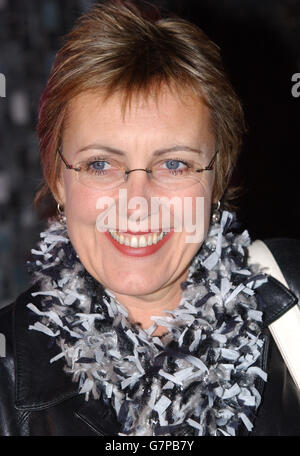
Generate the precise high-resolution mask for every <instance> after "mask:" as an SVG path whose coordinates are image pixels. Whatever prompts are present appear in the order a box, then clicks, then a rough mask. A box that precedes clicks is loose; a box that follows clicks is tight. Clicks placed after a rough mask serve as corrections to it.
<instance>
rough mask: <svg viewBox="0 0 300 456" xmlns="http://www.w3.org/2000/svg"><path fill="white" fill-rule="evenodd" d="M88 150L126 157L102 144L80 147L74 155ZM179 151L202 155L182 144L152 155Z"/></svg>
mask: <svg viewBox="0 0 300 456" xmlns="http://www.w3.org/2000/svg"><path fill="white" fill-rule="evenodd" d="M90 149H96V150H103V151H105V152H109V153H111V154H115V155H122V156H124V155H126V154H125V152H123V151H122V150H119V149H115V148H114V147H110V146H105V145H104V144H89V145H88V146H85V147H82V148H81V149H79V150H78V151H77V152H76V154H78V153H80V152H84V151H86V150H90ZM179 151H181V152H184V151H187V152H193V153H196V154H198V155H199V154H203V153H204V152H203V151H202V150H201V149H196V148H194V147H190V146H186V145H183V144H178V145H176V146H172V147H168V148H163V149H157V150H156V151H154V153H153V155H154V156H155V157H157V156H159V155H163V154H167V153H170V152H179Z"/></svg>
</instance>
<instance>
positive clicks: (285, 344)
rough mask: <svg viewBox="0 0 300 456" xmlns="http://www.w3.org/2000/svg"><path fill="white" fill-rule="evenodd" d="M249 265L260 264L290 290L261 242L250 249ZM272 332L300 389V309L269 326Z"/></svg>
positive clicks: (284, 315)
mask: <svg viewBox="0 0 300 456" xmlns="http://www.w3.org/2000/svg"><path fill="white" fill-rule="evenodd" d="M248 251H249V263H259V264H261V265H262V266H264V267H265V268H266V269H265V271H264V272H266V273H267V274H270V275H272V276H273V277H275V279H277V280H278V281H279V282H281V283H282V284H283V285H284V286H285V287H287V288H289V286H288V284H287V282H286V280H285V278H284V276H283V274H282V272H281V270H280V268H279V265H278V263H277V262H276V260H275V258H274V256H273V254H272V252H271V251H270V249H269V248H268V247H267V246H266V244H265V243H264V242H263V241H261V240H256V241H254V242H253V243H252V244H251V245H250V246H249V247H248ZM269 329H270V332H271V334H272V336H273V338H274V340H275V342H276V344H277V346H278V349H279V351H280V353H281V356H282V357H283V359H284V361H285V364H286V366H287V368H288V370H289V372H290V374H291V376H292V378H293V380H294V382H295V383H296V385H297V387H298V388H299V389H300V309H299V306H298V305H295V306H293V307H292V308H291V309H290V310H288V311H287V312H286V313H285V314H283V315H282V316H281V317H280V318H278V320H276V321H274V322H273V323H271V324H270V325H269Z"/></svg>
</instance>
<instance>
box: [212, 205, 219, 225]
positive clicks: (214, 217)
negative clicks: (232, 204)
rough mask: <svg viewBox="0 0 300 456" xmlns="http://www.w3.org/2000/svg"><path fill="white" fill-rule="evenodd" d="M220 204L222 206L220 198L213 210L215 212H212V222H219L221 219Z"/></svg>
mask: <svg viewBox="0 0 300 456" xmlns="http://www.w3.org/2000/svg"><path fill="white" fill-rule="evenodd" d="M220 206H221V203H220V200H219V201H218V202H217V205H216V207H215V209H214V210H213V213H212V216H211V222H212V223H217V222H218V221H219V220H220V218H221V211H220Z"/></svg>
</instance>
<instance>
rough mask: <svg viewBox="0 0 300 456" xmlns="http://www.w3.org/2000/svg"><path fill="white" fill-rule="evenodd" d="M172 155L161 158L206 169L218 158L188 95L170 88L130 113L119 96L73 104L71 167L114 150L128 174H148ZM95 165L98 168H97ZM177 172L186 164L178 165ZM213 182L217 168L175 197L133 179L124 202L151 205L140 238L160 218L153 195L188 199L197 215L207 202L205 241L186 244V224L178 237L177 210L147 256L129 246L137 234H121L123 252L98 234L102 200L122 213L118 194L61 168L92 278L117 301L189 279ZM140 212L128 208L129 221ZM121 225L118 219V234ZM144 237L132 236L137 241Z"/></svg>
mask: <svg viewBox="0 0 300 456" xmlns="http://www.w3.org/2000/svg"><path fill="white" fill-rule="evenodd" d="M95 145H97V150H96V146H95ZM175 147H176V151H175ZM81 149H85V150H84V151H82V150H81ZM169 149H173V151H172V152H170V153H164V154H162V155H161V157H162V158H161V159H162V160H169V159H170V158H173V159H178V158H181V159H184V160H186V159H192V160H195V161H197V162H198V163H201V164H202V165H203V166H202V167H205V166H207V165H208V164H209V162H210V160H211V158H212V157H213V155H214V150H215V140H214V135H213V133H212V130H211V128H210V116H209V111H208V108H207V107H206V106H205V105H204V104H202V103H200V102H199V100H198V99H197V100H196V99H195V98H193V97H192V96H191V95H189V94H186V96H184V97H183V96H181V97H180V98H179V97H177V96H174V94H172V93H171V92H170V91H168V90H167V89H165V90H162V91H161V93H160V95H159V97H158V101H156V100H154V99H151V98H149V99H147V101H146V100H145V99H143V98H142V97H141V98H134V99H133V100H132V104H131V107H130V109H129V108H128V109H127V110H126V111H125V115H123V114H122V111H121V96H120V95H119V94H116V95H113V96H112V97H110V98H109V99H108V101H106V102H104V100H103V98H102V96H101V95H94V94H83V95H80V96H78V97H77V98H75V99H74V100H73V101H72V103H71V104H70V105H69V111H68V121H67V122H66V125H65V129H64V132H63V140H62V152H63V155H64V157H65V158H66V160H67V161H68V162H69V163H71V164H76V163H78V162H80V161H82V160H85V159H86V158H90V157H95V156H97V157H99V156H100V158H103V157H104V158H106V156H109V157H110V158H111V152H110V151H112V150H113V151H115V152H114V153H113V158H114V159H116V160H118V161H119V162H122V163H123V164H124V165H126V167H127V169H136V168H142V169H145V168H147V167H150V166H151V164H152V163H153V162H154V161H155V160H156V161H157V153H158V151H166V150H169ZM192 149H193V150H196V151H192ZM197 151H199V152H197ZM200 151H201V152H200ZM155 154H156V155H155ZM100 165H101V166H102V165H103V163H102V162H101V163H100ZM172 165H174V162H170V161H168V162H164V164H163V167H167V168H169V167H170V166H171V167H172ZM95 166H96V167H97V166H98V167H99V163H97V164H96V165H95ZM104 166H106V167H107V166H108V165H107V164H105V165H104ZM176 166H179V167H182V166H184V165H183V164H182V163H178V162H176ZM213 183H214V170H213V171H204V172H202V173H200V174H199V180H198V181H196V183H195V181H193V185H191V186H189V187H185V186H178V187H177V188H176V190H174V189H172V190H171V191H170V190H168V188H165V187H161V188H160V187H159V186H157V185H156V184H153V182H152V181H151V178H149V176H148V175H147V174H146V173H145V172H142V171H135V172H132V173H130V174H129V176H128V180H127V182H126V183H125V182H124V183H122V184H121V188H122V189H126V190H127V202H129V201H130V199H131V198H132V197H137V196H138V197H142V198H144V201H146V202H147V203H148V209H147V210H146V212H145V210H144V211H142V219H143V223H144V224H145V223H146V226H147V227H148V229H145V228H144V229H143V230H141V231H143V232H145V231H151V224H150V221H151V217H153V215H154V214H153V211H155V212H156V214H155V215H156V216H157V215H158V213H159V212H157V206H155V207H156V209H155V210H154V209H153V210H152V209H151V207H152V206H151V197H153V196H156V197H162V196H164V197H166V198H169V199H171V198H172V197H174V196H176V197H177V201H178V198H179V201H180V202H181V203H182V208H183V210H184V198H185V197H190V201H192V206H191V207H192V208H193V209H194V210H195V207H196V197H204V213H203V214H202V215H201V223H202V225H203V230H204V231H203V234H202V236H201V239H200V240H198V241H197V242H192V243H191V242H189V243H187V242H186V235H187V234H188V235H191V233H187V232H186V229H185V225H184V223H183V229H182V230H181V231H179V232H175V231H174V224H175V221H174V220H175V219H174V210H173V212H172V214H171V218H170V226H169V227H165V226H164V227H163V226H162V223H163V222H162V219H161V217H160V218H159V231H161V228H170V229H171V231H170V233H169V234H168V235H167V236H166V237H165V238H163V239H162V240H161V241H159V242H157V244H155V247H153V244H152V246H149V247H147V248H144V250H143V248H142V247H141V248H139V249H135V248H134V247H131V246H130V245H131V242H133V243H134V242H136V241H135V240H133V241H132V238H133V237H134V235H133V234H130V233H123V236H124V239H125V238H127V241H126V243H127V244H128V243H129V244H130V245H129V246H125V244H124V243H125V241H124V239H123V241H124V243H123V244H120V243H119V242H117V241H116V240H115V239H113V238H112V236H111V235H110V234H108V232H101V231H99V230H98V229H97V224H96V221H97V217H99V215H101V213H102V211H103V210H104V209H106V208H107V206H106V207H105V208H103V209H99V202H98V209H97V201H99V198H101V197H111V198H113V200H114V201H115V203H116V208H117V209H118V205H119V188H114V189H106V190H105V189H104V190H103V189H101V188H97V187H95V188H91V187H88V186H86V185H84V184H83V183H82V182H81V181H80V180H78V179H77V178H76V171H72V170H67V169H66V168H65V166H64V165H63V166H62V175H61V180H60V183H59V185H58V188H59V195H60V199H61V201H62V203H63V205H64V207H65V214H66V217H67V227H68V231H69V235H70V239H71V241H72V244H73V246H74V248H75V250H76V252H77V254H78V256H79V258H80V260H81V261H82V263H83V265H84V266H85V268H86V269H87V270H88V271H89V273H90V274H91V275H92V276H93V277H94V278H95V279H96V280H98V281H99V282H101V283H102V285H104V286H105V287H106V288H108V289H109V290H111V291H112V292H113V293H116V295H118V294H119V295H124V296H136V297H137V296H138V297H142V296H145V297H146V296H148V297H149V296H150V295H151V294H155V293H159V291H163V290H166V289H168V288H170V287H172V286H174V284H178V283H180V282H181V281H183V280H184V279H185V278H186V274H187V269H188V266H189V264H190V262H191V260H192V258H193V256H194V255H195V253H196V252H197V250H198V248H199V247H200V245H201V243H202V240H203V239H204V238H205V235H206V233H207V229H208V226H209V219H210V207H211V203H212V201H211V197H212V190H213ZM202 201H203V200H202ZM191 207H190V209H189V210H191ZM139 209H140V207H139V206H137V208H136V209H134V208H131V209H128V211H127V217H128V218H129V217H135V215H137V214H135V212H136V213H137V211H138V210H139ZM160 210H161V209H160ZM160 215H161V214H160ZM172 217H173V219H172ZM193 220H195V217H194V216H193ZM123 221H124V220H123ZM172 225H173V226H172ZM119 226H120V225H118V217H117V226H116V228H117V231H118V227H119ZM144 227H145V225H144ZM110 228H114V227H110ZM172 228H173V230H172ZM139 236H140V235H138V236H135V237H136V239H137V242H139V239H140V237H139ZM144 238H145V240H146V242H147V243H148V242H149V243H151V241H149V234H148V235H144ZM119 240H120V238H119ZM152 241H153V238H152ZM153 242H154V241H153ZM139 253H140V254H139Z"/></svg>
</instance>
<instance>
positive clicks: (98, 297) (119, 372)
mask: <svg viewBox="0 0 300 456" xmlns="http://www.w3.org/2000/svg"><path fill="white" fill-rule="evenodd" d="M41 238H42V240H41V241H40V242H39V250H36V249H33V250H32V254H33V258H32V261H30V262H29V265H28V266H29V270H30V272H31V273H32V274H33V278H34V281H36V280H39V281H40V291H38V292H36V293H34V295H42V296H41V298H42V299H41V305H40V308H37V307H36V306H34V305H33V304H32V303H28V305H27V307H28V308H29V309H30V310H31V311H33V312H35V314H37V315H38V316H39V317H38V318H37V321H36V322H35V324H34V325H31V326H29V329H31V330H37V331H42V332H43V333H45V334H47V335H49V336H50V337H52V338H55V340H56V342H57V344H58V346H59V348H60V353H59V354H58V355H57V356H56V357H55V358H52V359H49V362H50V363H52V362H55V361H56V360H57V359H59V358H61V357H64V358H65V368H64V370H65V372H66V373H68V374H71V375H72V380H73V381H74V382H78V391H79V393H81V394H85V399H86V400H89V397H90V395H92V396H93V397H94V398H95V399H98V398H99V397H100V396H102V398H103V400H104V401H105V402H106V403H108V402H109V403H110V404H111V406H112V407H113V408H114V410H115V412H116V416H117V419H118V421H119V423H120V425H121V432H120V435H134V436H136V435H139V436H141V435H148V436H149V435H169V436H171V435H191V436H195V435H201V436H202V435H231V436H232V435H237V434H238V430H239V429H240V426H242V427H246V428H247V430H248V431H251V430H252V428H253V419H254V418H255V412H256V411H257V408H258V406H259V404H260V401H261V397H260V394H259V392H258V390H257V388H256V381H257V378H258V377H260V378H262V379H263V380H264V381H266V378H267V375H266V373H265V372H264V371H263V370H262V369H260V368H259V367H258V366H257V361H258V359H259V357H260V356H261V352H262V347H263V337H262V334H261V327H262V312H261V311H259V310H258V309H257V302H256V297H255V289H256V288H258V287H259V286H260V285H261V284H262V283H264V282H266V281H267V276H266V275H265V274H263V273H262V272H261V271H260V270H259V269H258V266H257V265H251V266H250V265H248V264H247V253H248V252H247V247H248V246H249V245H250V237H249V234H248V231H247V230H244V231H243V232H241V229H240V224H239V222H238V221H237V219H236V214H235V213H234V212H228V211H225V210H224V211H223V212H222V217H221V220H220V222H218V223H214V224H211V225H210V227H209V230H208V233H207V236H206V239H205V241H204V242H203V244H202V245H201V247H200V248H199V250H198V252H197V254H196V255H195V257H194V258H193V260H192V262H191V264H190V267H189V271H188V279H187V281H186V282H183V283H181V288H182V298H181V301H180V303H179V305H178V307H177V308H176V310H173V311H166V316H165V317H161V316H160V317H155V316H153V317H152V319H153V322H154V324H153V326H152V327H151V328H149V329H147V330H144V329H141V327H140V326H139V325H137V324H134V323H132V322H130V321H129V319H128V313H127V310H126V308H125V307H123V306H122V305H121V304H120V303H119V302H118V301H117V299H116V297H115V296H114V295H113V294H112V293H111V292H110V291H109V290H106V289H104V288H103V286H102V285H101V284H100V283H99V282H97V281H96V280H95V279H94V278H93V277H92V276H91V275H90V274H89V273H88V272H87V271H86V269H85V268H84V266H83V265H82V263H81V262H80V260H79V258H78V256H77V254H76V252H75V250H74V248H73V246H72V244H71V242H70V239H69V237H68V232H67V229H66V226H65V225H63V224H61V223H60V222H57V221H54V222H53V221H51V222H49V226H48V228H47V230H46V231H44V232H42V233H41ZM157 325H161V326H164V327H166V328H167V330H168V331H167V332H166V333H165V334H164V335H163V336H161V337H155V336H152V335H151V334H152V333H153V331H154V330H155V328H156V327H157Z"/></svg>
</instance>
